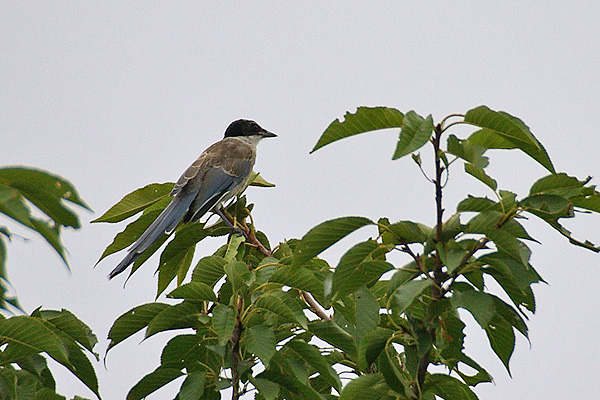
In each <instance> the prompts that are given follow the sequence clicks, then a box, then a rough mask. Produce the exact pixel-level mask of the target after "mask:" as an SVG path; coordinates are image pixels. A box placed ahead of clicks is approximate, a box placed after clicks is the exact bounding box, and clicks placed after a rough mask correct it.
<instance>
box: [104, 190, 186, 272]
mask: <svg viewBox="0 0 600 400" xmlns="http://www.w3.org/2000/svg"><path fill="white" fill-rule="evenodd" d="M195 197H196V193H185V194H184V193H179V194H177V195H176V196H175V197H174V198H173V200H171V202H170V203H169V205H167V207H166V208H165V209H164V210H163V212H161V213H160V215H159V216H158V217H157V218H156V219H155V220H154V222H152V224H150V226H149V227H148V228H147V229H146V230H145V231H144V233H142V236H140V237H139V239H138V240H136V241H135V243H134V244H133V245H132V246H131V248H130V249H129V252H128V253H127V255H126V256H125V258H123V260H122V261H121V262H120V263H119V264H118V265H117V266H116V267H115V269H113V270H112V271H111V272H110V274H108V279H112V278H114V277H115V276H117V275H119V274H120V273H121V272H123V271H125V269H127V267H128V266H129V265H130V264H131V263H133V262H134V261H135V260H136V259H137V258H138V257H139V256H140V254H142V253H143V252H144V251H146V250H147V249H148V247H150V246H151V245H152V243H154V242H155V241H156V240H157V239H158V238H159V237H161V236H162V235H163V234H165V233H167V234H170V233H171V232H173V230H174V229H175V227H176V226H177V224H178V223H179V221H181V218H183V215H184V214H185V213H186V211H187V210H188V208H189V207H190V204H191V203H192V201H193V200H194V198H195Z"/></svg>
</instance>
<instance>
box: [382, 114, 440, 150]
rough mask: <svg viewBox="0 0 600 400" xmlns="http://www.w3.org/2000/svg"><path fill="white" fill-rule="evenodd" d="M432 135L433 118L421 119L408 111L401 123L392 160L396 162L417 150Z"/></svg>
mask: <svg viewBox="0 0 600 400" xmlns="http://www.w3.org/2000/svg"><path fill="white" fill-rule="evenodd" d="M432 133H433V117H432V116H431V115H429V116H427V118H423V117H421V116H420V115H419V114H417V113H416V112H414V111H409V112H408V113H406V116H405V117H404V120H403V122H402V129H401V131H400V138H399V139H398V144H397V146H396V151H395V152H394V155H393V157H392V159H393V160H397V159H398V158H400V157H403V156H405V155H407V154H410V153H412V152H414V151H417V150H419V149H420V148H421V147H423V146H424V145H425V144H426V143H427V142H428V141H429V138H430V137H431V134H432Z"/></svg>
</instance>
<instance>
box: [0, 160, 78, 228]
mask: <svg viewBox="0 0 600 400" xmlns="http://www.w3.org/2000/svg"><path fill="white" fill-rule="evenodd" d="M0 185H6V186H8V187H10V188H12V189H14V190H15V191H17V192H18V193H19V195H20V196H23V197H24V198H26V199H27V200H29V201H30V202H31V203H32V204H33V205H35V206H36V207H37V208H38V209H40V210H41V211H42V212H43V213H44V214H46V215H47V216H48V217H50V218H51V219H52V220H53V221H54V224H55V225H62V226H69V227H73V228H76V229H77V228H79V227H80V224H79V219H78V218H77V215H76V214H75V213H73V211H71V210H69V209H68V208H66V207H65V205H64V203H65V202H66V201H68V202H71V203H72V204H77V205H79V206H81V207H83V208H85V209H87V210H90V208H89V206H88V205H87V204H86V203H85V202H84V201H83V200H82V199H81V198H80V197H79V194H78V193H77V190H76V189H75V187H74V186H73V184H71V183H70V182H69V181H67V180H65V179H63V178H61V177H59V176H57V175H54V174H51V173H50V172H47V171H42V170H37V169H32V168H23V167H9V168H0Z"/></svg>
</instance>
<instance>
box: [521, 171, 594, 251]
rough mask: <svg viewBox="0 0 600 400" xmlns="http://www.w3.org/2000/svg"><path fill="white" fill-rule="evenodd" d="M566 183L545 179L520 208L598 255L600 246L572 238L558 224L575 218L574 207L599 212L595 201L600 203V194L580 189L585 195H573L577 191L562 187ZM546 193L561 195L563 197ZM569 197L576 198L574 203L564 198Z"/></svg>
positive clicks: (533, 189) (564, 181) (560, 180)
mask: <svg viewBox="0 0 600 400" xmlns="http://www.w3.org/2000/svg"><path fill="white" fill-rule="evenodd" d="M566 181H567V179H565V178H564V177H563V178H559V179H558V180H556V181H552V180H549V179H544V180H543V181H542V182H541V183H538V184H537V185H536V184H534V186H536V187H535V188H533V187H532V192H533V191H536V192H537V193H536V194H532V195H531V196H529V197H526V198H525V199H523V200H522V201H521V202H520V206H521V207H522V209H523V210H525V211H527V212H530V213H531V214H533V215H535V216H537V217H539V218H541V219H542V220H543V221H545V222H546V223H548V224H549V225H550V226H551V227H553V228H554V229H555V230H557V231H558V232H559V233H560V234H561V235H563V236H565V237H566V238H567V239H569V242H570V243H572V244H574V245H576V246H580V247H583V248H586V249H588V250H592V251H594V252H596V253H598V252H600V246H596V245H594V244H593V243H591V242H590V241H588V240H586V241H584V242H581V241H579V240H577V239H575V238H574V237H573V236H571V232H570V231H569V230H567V229H566V228H564V227H563V226H562V225H561V224H560V223H559V222H558V220H559V219H560V218H572V217H573V216H574V210H573V207H574V206H578V207H581V208H584V209H588V210H591V211H597V210H596V209H595V208H596V207H598V210H600V202H598V204H595V200H594V199H595V198H596V197H597V198H598V200H599V201H600V194H598V193H597V192H593V193H591V194H590V192H589V190H588V189H591V190H593V189H592V188H590V187H586V188H581V189H580V190H582V191H583V192H584V193H585V194H583V195H581V196H578V195H577V194H574V193H573V192H574V191H575V190H577V189H573V188H568V187H567V188H565V187H563V188H561V187H560V185H561V184H566V183H567V182H566ZM538 182H539V181H538ZM569 182H571V183H573V181H572V180H569ZM580 183H583V182H580ZM550 184H555V185H557V186H559V188H557V189H555V190H552V189H549V188H548V186H549V185H550ZM546 193H560V194H562V195H556V194H546ZM569 195H572V196H574V197H573V200H572V201H571V200H569V199H567V198H565V197H563V196H569Z"/></svg>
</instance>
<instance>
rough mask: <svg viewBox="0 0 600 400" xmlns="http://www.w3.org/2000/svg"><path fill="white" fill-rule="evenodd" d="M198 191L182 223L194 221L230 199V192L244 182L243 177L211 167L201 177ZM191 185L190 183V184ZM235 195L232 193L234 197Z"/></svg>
mask: <svg viewBox="0 0 600 400" xmlns="http://www.w3.org/2000/svg"><path fill="white" fill-rule="evenodd" d="M203 178H204V179H203V181H202V184H201V185H200V190H199V191H198V194H197V195H196V198H195V199H194V201H193V202H192V204H191V205H190V207H189V211H188V213H187V214H186V215H185V217H184V219H183V220H184V222H187V221H196V220H198V219H200V218H201V217H202V216H203V215H204V214H206V213H207V212H208V211H210V210H211V209H212V208H213V207H214V206H215V205H217V204H218V203H220V202H221V201H223V200H224V199H227V198H230V196H229V195H230V194H232V190H234V189H236V187H237V186H238V185H239V184H240V182H242V181H243V180H244V176H243V175H241V176H235V175H233V174H231V173H229V172H227V171H225V170H224V169H223V168H220V167H212V168H210V169H209V170H208V171H207V172H206V174H205V175H204V177H203ZM190 183H192V182H190ZM235 194H236V193H233V195H235Z"/></svg>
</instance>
